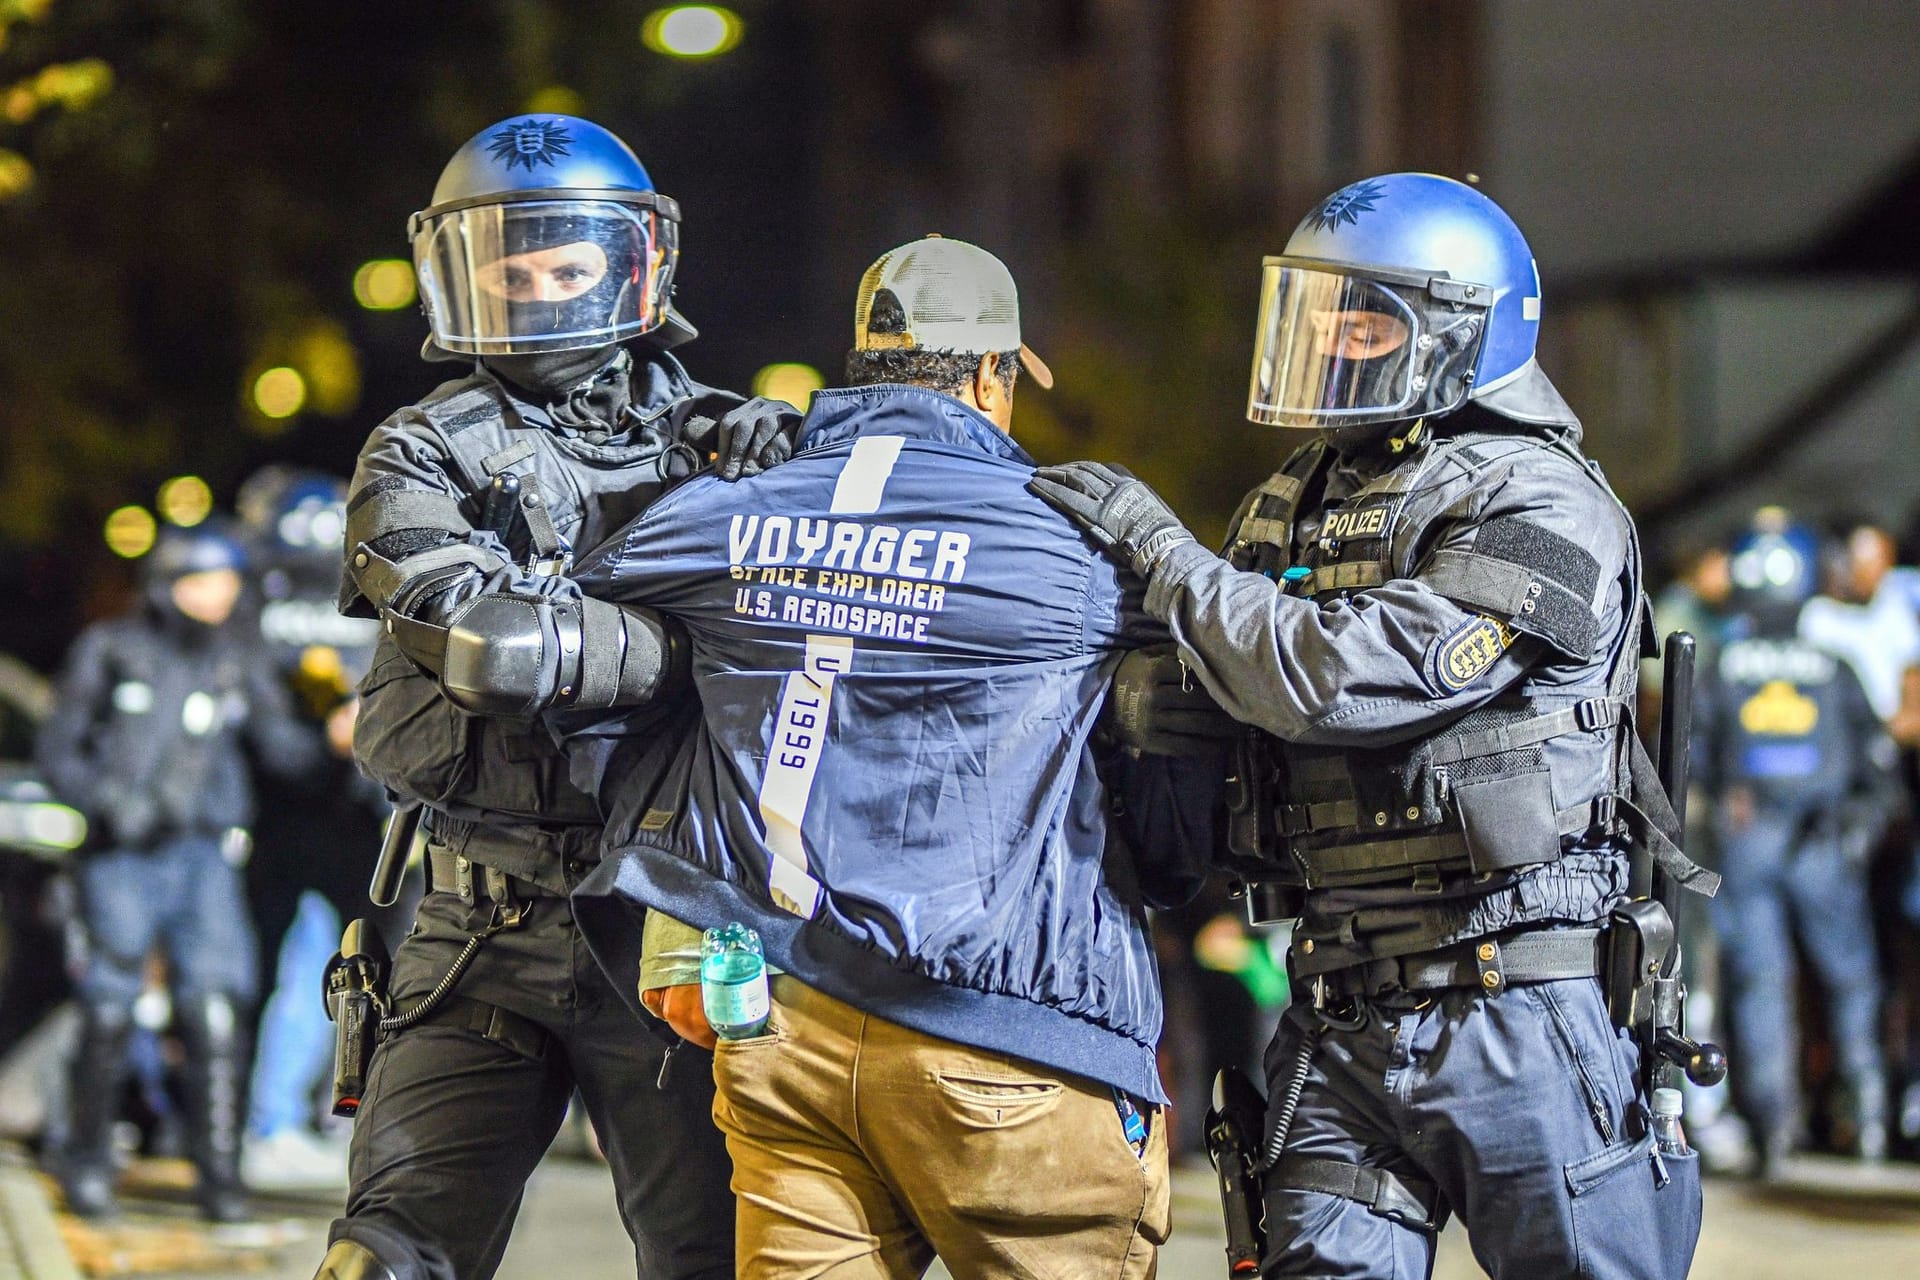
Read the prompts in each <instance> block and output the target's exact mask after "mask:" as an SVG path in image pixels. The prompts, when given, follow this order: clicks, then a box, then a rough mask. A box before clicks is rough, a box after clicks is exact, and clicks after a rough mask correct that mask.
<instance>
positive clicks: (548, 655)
mask: <svg viewBox="0 0 1920 1280" xmlns="http://www.w3.org/2000/svg"><path fill="white" fill-rule="evenodd" d="M450 621H451V625H450V626H449V627H448V630H447V647H446V666H445V669H444V670H443V671H442V673H441V687H442V689H444V690H445V692H446V695H447V699H448V700H449V701H450V702H452V703H453V704H454V705H455V706H457V707H460V708H461V709H463V710H466V711H470V712H473V713H475V714H476V715H492V716H513V717H518V718H530V717H532V716H536V715H539V714H540V713H541V712H543V711H548V710H556V709H564V708H603V707H631V706H640V705H643V704H645V703H647V702H650V701H652V700H653V698H654V697H655V695H657V694H658V693H660V692H661V691H663V690H665V689H668V688H671V687H673V686H674V685H676V684H678V683H680V682H682V681H684V680H685V678H686V676H687V671H688V664H689V658H688V647H687V643H686V639H685V636H684V635H683V634H682V633H681V631H680V628H679V626H678V625H677V624H675V623H673V622H671V621H669V620H668V619H666V618H664V617H662V616H661V615H659V614H657V613H654V612H653V611H652V610H650V609H641V608H637V607H630V606H620V605H612V604H608V603H606V602H605V601H602V600H592V599H582V600H578V601H571V600H548V599H544V598H541V597H534V596H519V595H497V594H488V595H481V596H476V597H474V598H473V599H472V600H469V601H467V602H466V603H465V604H464V605H462V606H461V607H460V608H459V609H458V611H457V612H456V613H455V614H454V616H453V618H452V619H451V620H450Z"/></svg>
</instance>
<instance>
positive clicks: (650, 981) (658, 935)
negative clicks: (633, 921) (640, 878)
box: [640, 910, 701, 991]
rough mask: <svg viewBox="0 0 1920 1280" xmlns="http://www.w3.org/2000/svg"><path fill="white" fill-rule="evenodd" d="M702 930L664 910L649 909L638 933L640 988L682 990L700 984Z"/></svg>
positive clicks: (645, 989) (643, 989)
mask: <svg viewBox="0 0 1920 1280" xmlns="http://www.w3.org/2000/svg"><path fill="white" fill-rule="evenodd" d="M700 935H701V931H700V930H699V929H696V928H694V927H693V926H692V925H690V924H682V923H681V922H680V921H678V920H675V919H674V918H673V917H672V916H670V915H668V914H667V913H666V912H664V911H655V910H649V911H648V912H647V922H646V925H645V926H644V927H643V928H642V929H641V933H640V989H641V990H642V991H652V990H655V989H656V988H659V987H684V986H690V985H693V984H696V983H698V982H699V981H700Z"/></svg>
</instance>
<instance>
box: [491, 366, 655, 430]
mask: <svg viewBox="0 0 1920 1280" xmlns="http://www.w3.org/2000/svg"><path fill="white" fill-rule="evenodd" d="M626 354H627V353H626V350H625V348H623V347H621V346H619V345H618V344H612V345H608V346H604V347H588V348H585V349H581V350H574V351H536V352H530V353H528V354H525V355H513V356H486V357H483V359H484V362H485V364H486V366H487V367H488V368H489V369H492V370H493V371H494V372H495V373H497V374H499V375H500V376H501V377H502V378H505V379H506V380H507V381H508V382H510V383H512V384H513V385H514V387H515V389H517V390H519V391H520V392H522V393H524V394H525V395H526V396H527V398H528V399H530V400H533V401H534V402H536V403H538V404H540V405H543V406H544V407H545V408H546V410H547V415H548V416H549V417H551V418H552V419H553V421H554V423H555V425H557V426H561V427H566V428H569V429H572V430H575V431H606V432H614V433H617V432H619V431H622V430H624V429H625V428H624V427H623V426H621V425H620V419H621V413H622V411H623V410H624V409H626V407H627V405H628V404H629V403H631V402H632V399H633V391H632V385H631V378H630V376H629V375H630V372H631V368H632V361H631V360H630V359H629V358H625V357H626Z"/></svg>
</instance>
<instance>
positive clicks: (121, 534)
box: [106, 506, 159, 560]
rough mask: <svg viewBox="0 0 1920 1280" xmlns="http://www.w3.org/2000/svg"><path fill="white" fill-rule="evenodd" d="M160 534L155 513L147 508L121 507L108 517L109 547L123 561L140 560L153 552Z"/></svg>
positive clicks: (107, 533)
mask: <svg viewBox="0 0 1920 1280" xmlns="http://www.w3.org/2000/svg"><path fill="white" fill-rule="evenodd" d="M158 534H159V527H158V525H157V524H156V522H155V521H154V518H153V513H152V512H151V511H148V510H147V509H146V508H145V507H139V506H126V507H120V508H118V509H116V510H115V511H114V512H113V513H112V514H111V515H109V516H108V517H107V528H106V535H107V546H109V547H111V548H112V549H113V554H115V555H117V556H120V557H122V558H123V559H127V560H138V559H139V558H140V557H141V556H143V555H145V554H147V552H149V551H151V550H153V540H154V538H155V537H156V536H158Z"/></svg>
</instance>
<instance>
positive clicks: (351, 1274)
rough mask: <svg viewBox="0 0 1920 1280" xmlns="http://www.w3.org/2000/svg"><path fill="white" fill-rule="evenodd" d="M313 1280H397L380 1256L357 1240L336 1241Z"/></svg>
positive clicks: (321, 1260) (321, 1262)
mask: <svg viewBox="0 0 1920 1280" xmlns="http://www.w3.org/2000/svg"><path fill="white" fill-rule="evenodd" d="M313 1280H399V1277H398V1276H396V1275H395V1274H394V1271H393V1268H392V1267H389V1266H388V1265H387V1264H386V1263H385V1262H382V1261H381V1260H380V1255H379V1254H377V1253H375V1252H374V1251H373V1250H371V1249H369V1248H367V1247H366V1246H365V1245H363V1244H361V1243H360V1242H359V1241H358V1240H336V1241H334V1242H333V1247H332V1248H330V1249H328V1250H327V1256H326V1257H324V1258H322V1259H320V1269H319V1270H318V1271H316V1272H314V1274H313Z"/></svg>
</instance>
